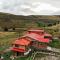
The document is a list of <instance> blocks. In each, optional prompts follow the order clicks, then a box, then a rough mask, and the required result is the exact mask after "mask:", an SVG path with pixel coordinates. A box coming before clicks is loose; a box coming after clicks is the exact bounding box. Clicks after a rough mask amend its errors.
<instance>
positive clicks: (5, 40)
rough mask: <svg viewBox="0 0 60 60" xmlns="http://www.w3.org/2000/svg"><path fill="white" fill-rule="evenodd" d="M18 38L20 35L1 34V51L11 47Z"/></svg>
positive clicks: (12, 33) (13, 33) (11, 33)
mask: <svg viewBox="0 0 60 60" xmlns="http://www.w3.org/2000/svg"><path fill="white" fill-rule="evenodd" d="M17 37H18V35H17V33H16V32H0V50H4V49H5V48H7V47H8V46H10V45H11V43H12V41H14V40H15V39H16V38H17Z"/></svg>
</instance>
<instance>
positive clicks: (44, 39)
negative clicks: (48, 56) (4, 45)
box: [12, 30, 52, 55]
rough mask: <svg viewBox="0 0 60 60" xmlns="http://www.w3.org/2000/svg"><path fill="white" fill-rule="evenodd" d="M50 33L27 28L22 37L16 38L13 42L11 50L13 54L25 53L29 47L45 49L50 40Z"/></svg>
mask: <svg viewBox="0 0 60 60" xmlns="http://www.w3.org/2000/svg"><path fill="white" fill-rule="evenodd" d="M51 39H52V35H50V34H48V33H46V32H45V31H44V30H28V31H27V33H26V34H25V35H24V37H21V38H19V39H17V40H16V41H15V42H14V43H13V48H12V51H13V52H14V53H15V55H27V54H29V52H30V51H31V47H34V48H35V49H46V48H47V46H48V45H49V43H50V42H51V41H52V40H51Z"/></svg>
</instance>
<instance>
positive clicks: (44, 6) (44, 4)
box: [0, 0, 60, 15]
mask: <svg viewBox="0 0 60 60" xmlns="http://www.w3.org/2000/svg"><path fill="white" fill-rule="evenodd" d="M0 12H5V13H12V14H16V15H53V14H55V15H58V14H60V0H0Z"/></svg>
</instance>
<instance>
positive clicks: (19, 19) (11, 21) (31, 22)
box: [0, 12, 60, 28]
mask: <svg viewBox="0 0 60 60" xmlns="http://www.w3.org/2000/svg"><path fill="white" fill-rule="evenodd" d="M40 22H42V23H43V24H46V25H48V26H51V25H55V24H58V23H59V22H60V16H57V15H54V16H47V15H44V16H42V15H30V16H22V15H13V14H9V13H2V12H0V27H1V28H21V27H22V28H27V27H37V23H39V24H40Z"/></svg>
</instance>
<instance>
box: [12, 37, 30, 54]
mask: <svg viewBox="0 0 60 60" xmlns="http://www.w3.org/2000/svg"><path fill="white" fill-rule="evenodd" d="M30 43H31V41H30V39H27V38H25V37H22V38H20V39H17V40H16V41H15V42H13V48H12V51H13V52H14V54H15V55H27V54H28V53H29V52H30V51H31V49H30V48H29V46H30Z"/></svg>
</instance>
